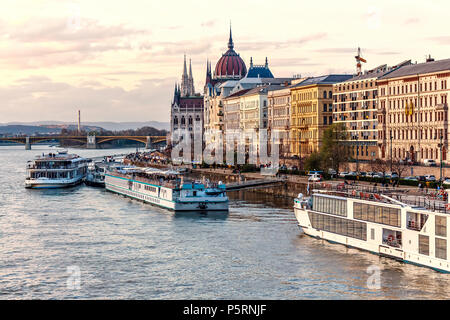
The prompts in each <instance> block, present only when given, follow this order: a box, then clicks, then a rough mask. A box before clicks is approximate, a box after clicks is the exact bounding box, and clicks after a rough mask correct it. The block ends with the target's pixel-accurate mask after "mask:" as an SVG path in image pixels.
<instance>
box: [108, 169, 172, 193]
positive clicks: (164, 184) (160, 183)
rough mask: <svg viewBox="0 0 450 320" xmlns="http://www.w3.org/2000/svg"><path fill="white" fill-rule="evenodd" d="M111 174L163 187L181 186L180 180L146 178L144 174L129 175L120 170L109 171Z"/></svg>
mask: <svg viewBox="0 0 450 320" xmlns="http://www.w3.org/2000/svg"><path fill="white" fill-rule="evenodd" d="M109 174H111V175H112V176H116V177H121V178H125V179H132V180H136V181H139V182H143V183H148V184H153V185H156V186H161V187H166V188H172V189H177V188H180V184H179V182H178V181H167V180H163V181H161V180H156V179H149V178H145V177H142V176H138V175H127V174H122V173H119V172H116V171H114V172H109Z"/></svg>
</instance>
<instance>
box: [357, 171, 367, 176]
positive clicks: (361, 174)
mask: <svg viewBox="0 0 450 320" xmlns="http://www.w3.org/2000/svg"><path fill="white" fill-rule="evenodd" d="M359 175H360V176H361V177H367V172H364V171H362V172H360V173H359Z"/></svg>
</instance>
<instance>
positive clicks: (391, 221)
mask: <svg viewBox="0 0 450 320" xmlns="http://www.w3.org/2000/svg"><path fill="white" fill-rule="evenodd" d="M353 218H354V219H358V220H364V221H370V222H375V223H380V224H385V225H388V226H393V227H398V228H400V226H401V221H400V209H396V208H389V207H385V206H377V205H372V204H365V203H359V202H354V203H353Z"/></svg>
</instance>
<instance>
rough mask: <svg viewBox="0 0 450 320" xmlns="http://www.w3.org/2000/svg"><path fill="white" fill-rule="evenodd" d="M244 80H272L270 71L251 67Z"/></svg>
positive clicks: (263, 67)
mask: <svg viewBox="0 0 450 320" xmlns="http://www.w3.org/2000/svg"><path fill="white" fill-rule="evenodd" d="M245 77H246V78H274V76H273V74H272V72H271V71H270V69H269V68H268V67H266V66H256V65H253V66H251V67H250V69H249V70H248V72H247V75H246V76H245Z"/></svg>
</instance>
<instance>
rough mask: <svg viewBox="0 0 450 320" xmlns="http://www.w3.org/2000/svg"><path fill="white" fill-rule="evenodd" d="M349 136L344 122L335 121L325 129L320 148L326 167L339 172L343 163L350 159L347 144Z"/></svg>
mask: <svg viewBox="0 0 450 320" xmlns="http://www.w3.org/2000/svg"><path fill="white" fill-rule="evenodd" d="M347 137H348V135H347V131H346V128H345V125H344V124H342V123H333V124H332V125H331V126H329V127H328V128H327V129H325V131H324V132H323V138H322V148H321V150H320V156H321V158H322V164H323V166H324V167H326V168H331V169H333V170H335V171H336V172H339V168H340V166H341V164H342V163H345V162H348V161H349V160H350V152H349V148H348V146H347V145H346V144H345V141H346V140H347Z"/></svg>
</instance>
